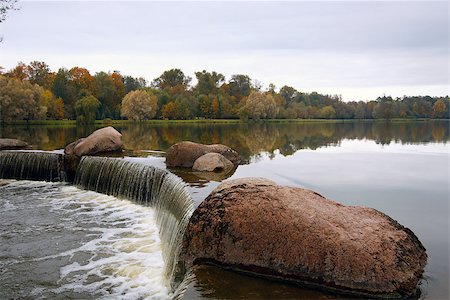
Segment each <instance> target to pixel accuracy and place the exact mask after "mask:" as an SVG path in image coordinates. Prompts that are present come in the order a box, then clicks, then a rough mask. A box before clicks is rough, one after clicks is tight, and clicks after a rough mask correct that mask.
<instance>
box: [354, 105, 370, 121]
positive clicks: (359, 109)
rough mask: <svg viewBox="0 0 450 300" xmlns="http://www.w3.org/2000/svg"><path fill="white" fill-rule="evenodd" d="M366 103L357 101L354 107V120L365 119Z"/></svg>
mask: <svg viewBox="0 0 450 300" xmlns="http://www.w3.org/2000/svg"><path fill="white" fill-rule="evenodd" d="M366 106H367V105H366V103H364V102H363V101H359V102H358V104H357V105H356V110H355V119H365V118H366Z"/></svg>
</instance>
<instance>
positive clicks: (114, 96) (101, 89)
mask: <svg viewBox="0 0 450 300" xmlns="http://www.w3.org/2000/svg"><path fill="white" fill-rule="evenodd" d="M94 96H95V97H96V98H97V99H98V100H99V101H100V103H101V107H100V117H101V118H102V119H104V118H119V117H120V104H121V102H122V96H121V95H120V91H118V90H117V89H116V84H115V81H114V79H113V77H112V76H111V74H108V73H105V72H98V73H96V74H95V76H94Z"/></svg>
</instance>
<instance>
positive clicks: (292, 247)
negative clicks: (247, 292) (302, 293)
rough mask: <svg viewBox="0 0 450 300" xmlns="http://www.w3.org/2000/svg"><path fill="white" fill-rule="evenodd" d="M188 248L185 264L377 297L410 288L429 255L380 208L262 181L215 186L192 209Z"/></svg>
mask: <svg viewBox="0 0 450 300" xmlns="http://www.w3.org/2000/svg"><path fill="white" fill-rule="evenodd" d="M183 249H184V250H183V253H184V254H183V255H184V261H185V265H186V267H187V268H189V267H191V266H192V265H195V264H218V265H222V266H225V267H229V268H233V269H237V270H242V271H246V272H252V273H257V274H258V275H263V276H268V277H272V278H277V279H286V280H289V281H294V282H297V283H300V284H303V285H306V286H310V287H320V288H325V289H329V290H331V291H334V292H338V293H346V294H352V295H357V296H363V297H380V298H403V297H406V296H409V295H411V294H413V293H414V292H415V291H416V287H417V284H418V282H419V280H420V279H421V277H422V274H423V269H424V267H425V264H426V260H427V255H426V252H425V248H424V247H423V246H422V244H421V242H420V241H419V240H418V239H417V237H416V236H415V235H414V233H412V232H411V231H410V230H409V229H407V228H405V227H403V226H402V225H400V224H399V223H397V222H396V221H395V220H393V219H391V218H390V217H388V216H387V215H385V214H383V213H381V212H379V211H377V210H375V209H371V208H366V207H358V206H344V205H341V204H339V203H337V202H334V201H331V200H328V199H326V198H324V197H322V196H321V195H319V194H317V193H315V192H313V191H310V190H305V189H301V188H293V187H284V186H279V185H276V184H275V183H274V182H271V181H266V180H263V179H257V180H255V179H239V180H231V181H228V182H225V183H224V184H223V185H221V186H219V187H218V188H216V189H215V190H214V191H213V192H212V193H211V194H210V195H209V196H208V197H207V198H206V199H205V200H204V201H203V202H202V203H201V204H200V206H199V207H198V208H197V210H196V211H195V212H194V214H193V215H192V217H191V219H190V222H189V225H188V228H187V231H186V235H185V238H184V241H183Z"/></svg>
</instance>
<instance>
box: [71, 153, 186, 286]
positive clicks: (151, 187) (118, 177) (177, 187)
mask: <svg viewBox="0 0 450 300" xmlns="http://www.w3.org/2000/svg"><path fill="white" fill-rule="evenodd" d="M74 182H75V184H76V185H78V186H80V187H83V188H86V189H89V190H93V191H96V192H100V193H104V194H108V195H112V196H115V197H119V198H125V199H129V200H132V201H135V202H137V203H139V204H142V205H148V206H150V207H153V208H154V209H155V215H156V222H157V225H158V227H159V232H160V238H161V242H162V245H163V259H164V263H165V278H166V281H167V282H166V284H167V285H168V286H169V287H170V288H171V289H172V290H175V289H176V287H177V286H178V284H179V283H180V282H181V280H182V279H183V278H182V276H183V275H184V268H183V264H182V263H181V262H180V261H179V256H180V252H181V246H182V245H181V244H182V239H183V235H184V232H185V229H186V227H187V223H188V222H189V218H190V216H191V215H192V213H193V211H194V204H193V201H192V198H191V196H190V194H189V192H188V191H187V189H186V186H185V183H184V182H183V181H182V180H181V179H180V178H178V177H177V176H175V175H174V174H172V173H170V172H168V171H165V170H162V169H158V168H155V167H152V166H148V165H142V164H139V163H134V162H129V161H125V160H122V159H115V158H107V157H89V156H85V157H83V158H82V159H81V162H80V164H79V166H78V169H77V172H76V175H75V181H74Z"/></svg>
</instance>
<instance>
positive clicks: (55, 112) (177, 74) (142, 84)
mask: <svg viewBox="0 0 450 300" xmlns="http://www.w3.org/2000/svg"><path fill="white" fill-rule="evenodd" d="M195 77H196V79H197V80H196V83H195V84H192V78H191V77H189V76H187V75H185V74H184V73H183V71H181V70H180V69H171V70H168V71H164V72H163V73H162V74H161V76H159V77H158V78H155V79H154V80H153V81H151V82H147V80H146V79H144V78H136V77H133V76H126V75H122V74H121V73H120V72H119V71H114V72H97V73H95V74H91V73H90V72H89V71H88V70H87V69H86V68H82V67H73V68H71V69H66V68H60V69H59V70H58V71H57V72H52V71H51V70H50V67H49V66H48V65H47V64H46V63H45V62H39V61H33V62H31V63H29V64H28V65H27V64H24V63H22V62H20V63H18V64H17V66H16V67H14V68H13V69H11V70H7V71H5V70H3V69H0V118H1V121H3V122H10V121H15V120H42V119H50V120H61V119H76V120H77V121H78V122H80V123H92V122H93V121H94V120H95V119H107V118H110V119H130V120H137V121H140V120H146V119H153V118H156V119H180V120H187V119H196V118H204V119H237V118H240V119H245V120H246V119H254V120H258V119H272V118H280V119H298V118H299V119H317V118H318V119H391V118H439V119H441V118H446V119H448V118H449V97H448V96H445V97H430V96H414V97H411V96H403V97H401V98H396V99H394V98H392V97H390V96H382V97H378V98H377V99H376V100H372V101H368V102H365V101H350V102H344V101H342V99H341V97H340V96H338V95H322V94H319V93H316V92H312V93H303V92H300V91H298V90H296V89H295V88H294V87H290V86H287V85H285V86H283V87H281V88H280V89H277V88H276V87H275V85H273V84H270V85H269V87H268V88H267V89H265V90H263V89H262V86H261V83H260V82H259V81H257V80H252V79H251V78H250V77H249V76H247V75H243V74H237V75H232V76H231V78H230V79H229V80H228V81H227V80H226V79H225V76H224V75H222V74H220V73H217V72H215V71H212V72H207V71H205V70H204V71H201V72H195Z"/></svg>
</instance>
